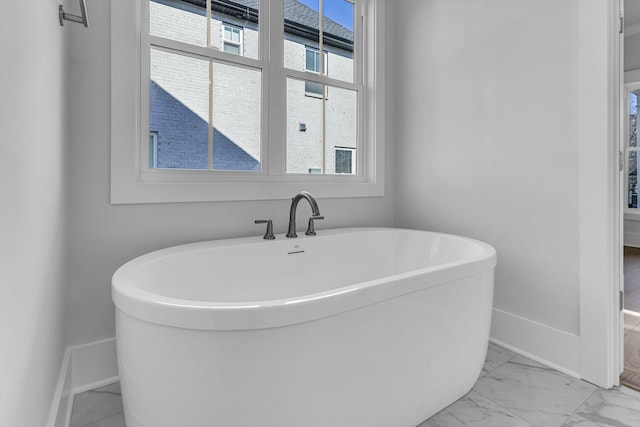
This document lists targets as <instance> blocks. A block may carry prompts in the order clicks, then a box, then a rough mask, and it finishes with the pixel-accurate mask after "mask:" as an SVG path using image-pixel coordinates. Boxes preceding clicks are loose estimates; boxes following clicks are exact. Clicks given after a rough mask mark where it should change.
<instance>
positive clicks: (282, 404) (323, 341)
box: [113, 228, 496, 427]
mask: <svg viewBox="0 0 640 427" xmlns="http://www.w3.org/2000/svg"><path fill="white" fill-rule="evenodd" d="M495 262H496V254H495V250H494V249H493V248H492V247H491V246H489V245H487V244H485V243H482V242H478V241H475V240H472V239H468V238H463V237H458V236H452V235H446V234H439V233H433V232H426V231H415V230H400V229H384V228H352V229H339V230H328V231H327V230H324V231H322V233H321V234H320V235H318V236H315V237H306V236H305V237H299V238H297V239H286V238H284V236H280V235H279V236H277V239H276V240H275V241H266V240H262V239H261V238H260V237H251V238H240V239H229V240H218V241H210V242H201V243H193V244H188V245H182V246H176V247H172V248H168V249H164V250H160V251H156V252H153V253H150V254H147V255H144V256H141V257H139V258H136V259H135V260H133V261H131V262H129V263H127V264H125V265H124V266H122V267H121V268H120V269H119V270H118V271H117V272H116V273H115V275H114V276H113V300H114V302H115V304H116V328H117V345H118V363H119V369H120V380H121V386H122V395H123V404H124V410H125V418H126V422H127V426H128V427H179V426H185V427H205V426H207V427H208V426H221V427H232V426H238V427H365V426H366V427H375V426H378V427H413V426H415V425H417V424H419V423H420V422H421V421H423V420H425V419H426V418H428V417H430V416H431V415H433V414H434V413H436V412H437V411H439V410H440V409H442V408H444V407H445V406H446V405H448V404H450V403H452V402H453V401H455V400H456V399H458V398H459V397H461V396H462V395H464V394H465V393H466V392H467V391H468V390H469V389H470V388H471V387H472V386H473V384H474V383H475V381H476V379H477V377H478V375H479V373H480V370H481V368H482V363H483V361H484V358H485V353H486V349H487V341H488V335H489V327H490V322H491V307H492V299H493V270H494V266H495Z"/></svg>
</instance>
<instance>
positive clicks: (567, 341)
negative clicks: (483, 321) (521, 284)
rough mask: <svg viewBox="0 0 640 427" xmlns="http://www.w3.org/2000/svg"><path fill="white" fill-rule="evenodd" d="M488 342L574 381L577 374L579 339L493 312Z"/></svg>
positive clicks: (517, 317)
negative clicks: (569, 377) (489, 340)
mask: <svg viewBox="0 0 640 427" xmlns="http://www.w3.org/2000/svg"><path fill="white" fill-rule="evenodd" d="M491 341H492V342H494V343H495V344H498V345H500V346H502V347H505V348H506V349H508V350H511V351H513V352H515V353H518V354H521V355H522V356H525V357H528V358H530V359H532V360H535V361H536V362H539V363H542V364H543V365H546V366H548V367H550V368H553V369H555V370H557V371H560V372H562V373H564V374H567V375H569V376H571V377H574V378H581V375H580V337H579V336H578V335H575V334H571V333H568V332H566V331H562V330H559V329H556V328H552V327H550V326H547V325H544V324H542V323H539V322H536V321H533V320H530V319H526V318H524V317H521V316H518V315H515V314H512V313H508V312H506V311H503V310H500V309H498V308H494V309H493V319H492V324H491Z"/></svg>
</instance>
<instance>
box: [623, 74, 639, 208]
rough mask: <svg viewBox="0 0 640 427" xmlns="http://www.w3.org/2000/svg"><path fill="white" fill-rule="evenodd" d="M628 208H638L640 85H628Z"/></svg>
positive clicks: (626, 174)
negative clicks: (639, 109) (639, 111)
mask: <svg viewBox="0 0 640 427" xmlns="http://www.w3.org/2000/svg"><path fill="white" fill-rule="evenodd" d="M626 94H627V97H626V98H627V123H626V128H627V144H626V153H627V162H626V173H625V176H626V181H627V183H626V184H627V185H626V187H627V208H629V209H637V208H638V164H639V161H640V156H638V151H639V150H640V147H639V146H638V108H639V107H640V83H636V84H630V85H627V91H626Z"/></svg>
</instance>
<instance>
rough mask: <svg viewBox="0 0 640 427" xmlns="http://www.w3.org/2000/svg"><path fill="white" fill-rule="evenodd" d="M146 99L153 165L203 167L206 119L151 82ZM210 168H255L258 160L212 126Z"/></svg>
mask: <svg viewBox="0 0 640 427" xmlns="http://www.w3.org/2000/svg"><path fill="white" fill-rule="evenodd" d="M150 102H151V105H150V106H151V108H150V110H151V111H150V118H149V128H150V130H151V132H152V134H155V135H156V137H157V141H156V147H157V148H156V156H155V158H156V164H155V165H156V167H158V168H178V169H207V168H208V161H207V158H208V150H209V144H208V132H209V126H208V124H207V122H206V121H205V120H203V119H202V118H200V117H199V116H198V115H197V114H196V113H194V112H193V111H192V110H190V109H189V108H188V107H187V106H185V105H184V104H183V103H182V102H180V101H179V100H177V99H176V98H174V97H173V96H172V95H171V94H170V93H168V92H167V91H166V90H164V89H163V88H162V87H161V86H160V85H158V84H157V83H155V82H153V81H152V82H151V93H150ZM151 157H153V156H151ZM213 167H214V169H215V170H242V171H257V170H260V162H259V161H258V160H256V159H255V158H253V157H252V156H251V155H250V154H248V153H247V152H246V151H244V150H243V149H242V148H241V147H240V146H238V144H236V143H234V142H233V141H232V140H231V139H229V138H228V137H227V136H226V135H225V134H223V133H222V132H220V131H218V130H217V129H216V128H215V127H214V128H213Z"/></svg>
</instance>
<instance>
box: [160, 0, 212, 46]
mask: <svg viewBox="0 0 640 427" xmlns="http://www.w3.org/2000/svg"><path fill="white" fill-rule="evenodd" d="M193 3H194V2H190V1H182V0H151V1H150V2H149V33H150V34H152V35H154V36H160V37H165V38H167V39H171V40H177V41H181V42H184V43H189V44H194V45H197V46H206V45H207V10H206V8H205V7H202V6H197V5H195V4H193ZM202 4H204V1H203V2H202Z"/></svg>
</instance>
